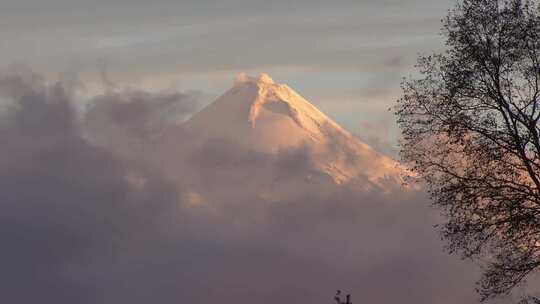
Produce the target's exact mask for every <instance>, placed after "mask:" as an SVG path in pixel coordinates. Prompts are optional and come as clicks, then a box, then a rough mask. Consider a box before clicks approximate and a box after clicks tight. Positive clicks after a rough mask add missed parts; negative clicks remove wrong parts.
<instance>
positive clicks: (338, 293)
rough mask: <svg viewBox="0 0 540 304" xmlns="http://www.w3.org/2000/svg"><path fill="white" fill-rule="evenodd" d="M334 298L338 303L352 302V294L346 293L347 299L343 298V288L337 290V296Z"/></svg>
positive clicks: (348, 303) (347, 303)
mask: <svg viewBox="0 0 540 304" xmlns="http://www.w3.org/2000/svg"><path fill="white" fill-rule="evenodd" d="M334 300H336V303H337V304H352V302H351V295H350V294H348V295H346V296H345V301H343V299H342V298H341V290H338V291H337V292H336V296H335V297H334Z"/></svg>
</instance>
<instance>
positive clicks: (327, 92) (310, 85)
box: [0, 0, 452, 154]
mask: <svg viewBox="0 0 540 304" xmlns="http://www.w3.org/2000/svg"><path fill="white" fill-rule="evenodd" d="M451 6H452V1H451V0H434V1H428V0H409V1H398V0H383V1H367V0H354V1H332V2H329V1H318V0H315V1H311V0H297V1H282V0H276V1H259V0H256V1H248V0H229V1H215V0H214V1H209V0H200V1H184V0H182V1H172V0H156V1H151V2H150V1H139V0H112V1H109V0H107V1H104V0H103V1H102V0H98V1H92V2H88V1H83V0H40V1H33V0H20V1H10V0H0V40H1V41H5V42H4V43H2V44H1V45H0V51H1V53H2V56H1V58H0V69H5V68H8V67H10V66H13V65H14V64H24V65H28V66H31V67H32V69H33V70H36V71H38V72H40V73H42V74H44V75H46V76H48V77H51V78H59V77H65V76H66V75H69V76H73V75H77V77H79V78H82V79H84V80H85V81H84V82H85V85H86V87H87V89H88V90H89V91H90V92H93V91H96V90H99V89H100V87H101V84H102V83H103V81H102V80H103V74H104V72H106V74H107V75H108V76H107V77H108V79H109V80H110V81H114V82H115V83H116V84H117V85H123V86H137V87H145V88H147V89H150V90H157V89H163V88H167V87H171V86H174V87H179V88H181V89H182V90H194V91H198V92H200V93H201V102H202V103H203V104H208V103H210V102H212V101H213V100H215V99H216V98H217V97H218V96H219V95H221V94H222V93H223V92H225V90H226V89H228V88H229V87H230V86H231V84H232V81H233V79H234V76H235V75H236V74H238V73H240V72H248V73H251V74H255V75H257V74H259V73H261V72H266V73H269V74H270V75H271V76H272V77H273V78H274V79H276V81H278V82H281V83H287V84H289V85H290V86H291V87H293V88H295V89H296V90H297V91H299V92H300V93H301V94H302V95H304V96H305V97H307V98H308V100H310V101H311V102H313V103H314V104H315V105H317V106H318V107H319V108H320V109H321V110H322V111H323V112H325V113H326V114H328V115H329V116H331V117H332V118H334V119H335V120H336V121H337V122H338V123H340V124H342V125H343V126H344V127H346V128H347V129H349V130H350V131H351V132H353V133H355V134H357V135H358V136H360V137H362V138H363V139H365V140H369V138H373V133H377V135H378V136H379V137H381V136H383V137H384V136H386V137H388V140H386V141H387V142H388V143H390V144H391V145H392V146H395V139H396V137H397V135H396V133H397V132H396V127H395V124H394V122H393V121H394V119H393V117H392V114H391V113H390V112H389V111H388V108H389V106H390V105H391V104H392V103H393V102H394V101H395V100H396V99H397V98H398V97H399V93H400V88H399V84H400V81H401V79H402V77H406V76H408V75H410V74H412V73H414V69H413V65H414V63H415V60H416V57H417V55H418V54H419V53H430V52H432V51H436V50H440V49H441V47H442V45H443V40H442V39H441V38H440V35H439V32H440V27H441V24H440V20H441V18H442V17H443V16H444V15H445V13H446V11H447V10H448V9H449V8H450V7H451ZM385 133H386V135H385ZM372 144H373V145H376V143H375V142H374V143H372ZM386 146H387V147H382V148H381V149H383V150H384V152H387V153H394V154H395V151H394V150H395V149H394V150H392V149H390V148H388V146H389V145H388V144H387V145H386Z"/></svg>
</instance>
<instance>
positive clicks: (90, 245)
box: [0, 73, 478, 304]
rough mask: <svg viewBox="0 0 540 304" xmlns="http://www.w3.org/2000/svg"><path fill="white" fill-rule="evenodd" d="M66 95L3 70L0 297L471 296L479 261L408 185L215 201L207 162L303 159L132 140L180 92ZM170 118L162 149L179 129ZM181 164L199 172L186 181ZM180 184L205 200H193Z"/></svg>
mask: <svg viewBox="0 0 540 304" xmlns="http://www.w3.org/2000/svg"><path fill="white" fill-rule="evenodd" d="M73 96H74V94H73V90H72V89H70V88H69V87H68V86H66V85H64V84H61V83H60V84H47V83H46V82H45V81H44V80H43V79H41V78H40V77H39V76H37V75H35V74H32V73H27V74H21V73H19V74H10V75H4V76H2V77H1V78H0V101H1V102H0V104H1V105H2V106H3V108H2V111H1V115H2V116H1V120H0V143H1V146H2V154H1V156H0V227H1V229H0V242H1V243H0V244H1V250H0V264H1V265H2V271H1V273H0V295H1V298H2V302H3V303H57V304H62V303H111V304H112V303H115V304H117V303H130V304H138V303H141V304H142V303H163V304H166V303H222V304H227V303H231V304H232V303H331V302H332V296H333V293H334V291H335V290H336V289H338V288H341V289H345V290H347V291H351V292H353V300H354V302H355V303H411V304H413V303H414V304H421V303H426V304H432V303H476V302H477V300H478V298H477V296H476V295H475V294H474V291H473V289H474V285H473V284H474V281H475V280H476V279H477V278H478V276H477V267H476V266H473V265H472V264H470V263H468V262H463V261H459V260H458V259H457V258H455V257H450V256H448V255H447V254H445V253H443V252H442V247H443V244H442V243H441V242H440V241H439V239H438V236H437V234H436V232H435V231H434V229H433V228H432V225H433V224H435V223H437V221H438V219H437V217H436V216H435V211H434V210H431V209H430V208H428V207H427V205H428V203H427V201H426V199H425V197H424V196H423V195H422V194H421V193H415V192H410V193H400V194H396V195H391V196H389V195H384V194H380V193H379V192H378V191H372V192H371V193H359V192H355V191H354V190H351V189H349V188H347V187H342V188H336V189H334V190H333V191H330V192H327V193H330V194H326V195H324V196H322V195H317V194H316V192H315V194H313V193H311V192H309V191H305V192H306V193H300V194H298V193H297V194H296V195H294V196H291V197H290V198H287V197H285V198H281V199H280V200H279V201H276V202H272V203H267V202H263V201H258V199H257V197H256V196H255V195H253V196H251V195H250V193H249V191H248V190H247V189H246V193H247V194H245V195H243V196H241V198H240V199H236V200H233V199H230V201H228V202H217V200H219V199H220V197H224V198H225V197H227V196H220V195H218V194H216V193H221V194H223V193H225V190H226V189H225V190H223V189H222V191H221V192H219V191H218V190H219V189H218V190H216V189H214V188H215V187H218V188H219V187H220V184H219V183H217V182H216V181H215V178H216V177H215V176H214V174H215V172H216V170H213V169H215V168H218V167H219V168H223V166H225V167H226V166H235V168H237V171H236V172H250V174H256V173H254V172H255V171H256V168H261V167H262V168H264V167H265V166H270V165H272V166H273V167H275V168H278V169H275V170H277V171H279V172H278V173H276V174H277V175H279V176H280V177H282V179H284V180H285V181H287V180H291V181H292V180H294V178H295V177H294V175H295V174H294V172H295V171H297V170H304V169H305V168H309V166H310V164H309V160H303V161H299V160H302V159H304V158H303V157H302V151H299V152H291V153H286V154H284V156H283V157H282V158H279V159H268V156H264V155H256V154H252V153H251V154H250V153H247V154H239V153H237V151H234V148H233V147H229V146H227V145H226V144H219V143H213V144H212V146H210V147H211V148H208V149H206V150H204V151H201V152H200V153H198V154H196V155H192V156H193V158H192V159H191V160H192V161H191V167H189V166H181V165H177V164H176V163H175V161H174V160H172V159H169V158H167V157H156V155H163V154H161V152H159V151H158V152H155V151H153V150H152V151H150V152H149V151H148V150H146V149H145V147H148V146H151V145H153V144H156V139H155V138H156V137H157V136H158V135H159V132H161V131H162V130H163V127H164V125H166V124H167V123H169V122H170V121H174V119H172V120H170V119H169V118H170V117H169V116H170V115H171V113H173V114H175V115H173V116H175V117H178V115H180V116H182V115H186V114H187V113H189V112H191V111H193V110H194V109H195V108H196V102H195V100H194V97H193V96H192V95H190V94H183V93H178V92H161V93H145V92H138V91H136V90H131V91H121V92H116V93H107V94H104V95H102V96H98V97H95V98H94V99H93V100H92V101H91V103H90V104H91V106H90V107H89V109H88V110H87V111H86V112H85V113H86V115H84V116H83V117H82V118H81V116H80V115H77V113H76V111H75V107H74V106H73V105H74V103H75V102H76V101H75V100H74V97H73ZM164 114H165V116H164ZM164 117H165V118H164ZM180 133H181V132H180ZM180 133H179V135H178V140H177V141H175V142H174V143H167V142H166V143H161V144H162V146H161V147H160V149H164V150H169V149H171V150H173V151H174V149H177V148H178V147H181V146H183V145H188V144H189V138H187V137H185V136H184V137H182V136H181V134H180ZM169 144H170V146H168V145H169ZM163 145H164V146H163ZM158 150H159V149H158ZM165 167H169V168H172V170H164V169H165ZM190 168H191V169H190ZM194 168H198V169H199V170H198V172H197V174H199V175H200V176H199V177H200V180H202V181H204V182H200V183H196V185H195V184H193V185H190V184H189V183H183V182H182V181H183V180H184V178H186V179H187V177H188V176H189V175H191V174H193V172H190V170H193V169H194ZM171 172H172V173H171ZM212 178H214V180H213V179H212ZM248 179H249V174H248ZM245 180H246V177H244V178H243V179H242V177H238V176H235V177H234V178H231V179H230V180H229V183H228V184H221V187H234V185H235V183H242V181H245ZM205 185H206V187H209V188H212V189H201V188H204V187H205ZM190 186H193V187H197V190H198V191H200V192H205V193H210V194H209V197H210V198H211V200H212V201H211V202H209V203H202V204H199V205H197V204H195V205H194V204H193V203H192V202H191V201H190V200H189V199H187V198H186V197H189V196H188V195H186V194H187V193H188V192H189V191H190V189H189V187H190ZM231 191H232V190H231ZM212 193H214V194H215V195H213V194H212ZM233 197H238V196H233Z"/></svg>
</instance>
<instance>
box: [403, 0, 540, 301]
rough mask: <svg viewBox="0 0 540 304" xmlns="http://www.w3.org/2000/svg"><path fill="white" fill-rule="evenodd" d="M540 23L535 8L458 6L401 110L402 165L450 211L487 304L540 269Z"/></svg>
mask: <svg viewBox="0 0 540 304" xmlns="http://www.w3.org/2000/svg"><path fill="white" fill-rule="evenodd" d="M539 16H540V9H539V8H538V6H537V5H536V3H535V2H532V1H526V0H508V1H502V0H463V1H460V2H459V3H458V4H457V5H456V7H455V8H454V9H453V10H451V11H450V12H449V14H448V16H447V18H446V19H444V21H443V34H444V36H445V37H446V46H447V50H446V51H444V52H442V53H438V54H433V55H429V56H421V57H420V58H419V60H418V64H417V67H418V69H419V72H420V75H421V76H420V77H418V78H416V79H408V80H405V81H404V82H403V84H402V87H403V91H404V94H403V97H402V98H401V99H400V100H399V101H398V103H397V105H396V107H395V110H396V115H397V119H398V124H399V125H400V127H401V129H402V133H403V141H402V151H401V153H402V158H403V159H404V160H405V161H406V162H409V163H410V165H411V167H412V171H413V172H415V174H416V175H417V176H419V177H420V178H423V180H425V182H426V184H427V186H428V190H429V194H430V195H431V198H432V199H433V202H434V204H435V205H438V206H440V207H442V210H443V214H444V215H446V217H447V219H448V221H447V223H446V224H445V225H444V226H443V228H442V234H443V237H444V238H446V239H447V240H448V249H449V250H450V251H451V252H459V253H461V254H462V256H463V257H464V258H482V259H481V260H482V262H483V263H484V264H485V267H486V268H485V271H484V273H483V277H482V279H481V280H480V281H479V288H478V291H479V292H480V294H481V296H482V299H483V300H486V299H488V298H492V297H496V296H498V295H501V294H506V293H509V292H510V291H511V290H513V289H514V287H515V286H516V285H518V284H520V283H522V282H523V281H524V280H525V279H526V278H527V277H529V275H530V274H531V273H533V272H536V271H537V270H538V269H539V267H540V135H539V134H540V128H539V120H540V103H539V98H540V17H539ZM530 300H531V301H532V300H534V299H530Z"/></svg>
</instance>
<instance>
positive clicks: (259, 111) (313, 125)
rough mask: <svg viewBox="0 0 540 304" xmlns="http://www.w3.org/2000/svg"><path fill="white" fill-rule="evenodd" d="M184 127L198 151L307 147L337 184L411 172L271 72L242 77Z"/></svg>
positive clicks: (393, 178) (395, 178) (274, 151)
mask: <svg viewBox="0 0 540 304" xmlns="http://www.w3.org/2000/svg"><path fill="white" fill-rule="evenodd" d="M184 127H185V129H186V130H188V131H190V132H193V134H196V136H194V137H196V139H195V142H196V143H194V144H193V146H195V147H197V146H201V145H204V144H205V143H207V142H216V141H221V142H227V143H231V144H233V145H235V146H236V147H238V148H239V149H244V150H249V151H255V152H259V153H265V154H270V155H279V154H280V153H283V152H284V151H292V150H297V149H303V151H307V152H306V153H307V157H309V158H310V161H311V162H312V163H313V165H314V167H315V168H316V169H317V170H318V171H319V173H320V174H321V175H325V176H328V177H330V178H331V179H332V180H333V181H334V182H335V183H336V184H350V183H361V182H365V184H370V185H378V186H383V185H384V184H386V183H387V182H398V183H401V181H402V178H403V176H404V174H405V172H406V170H404V169H403V167H402V166H400V165H399V164H398V163H397V162H396V161H394V160H392V159H391V158H389V157H387V156H384V155H382V154H380V153H378V152H377V151H375V150H373V149H372V148H371V147H369V146H368V145H367V144H365V143H363V142H361V141H360V140H358V139H357V138H356V137H354V136H353V135H351V134H350V133H349V132H348V131H346V130H345V129H343V128H342V127H340V126H339V125H338V124H337V123H335V122H334V121H333V120H332V119H330V118H329V117H328V116H326V115H325V114H324V113H322V112H321V111H319V110H318V109H317V108H316V107H315V106H314V105H312V104H311V103H310V102H309V101H307V100H306V99H304V98H303V97H302V96H300V95H299V94H298V93H297V92H295V91H294V90H293V89H291V88H290V87H288V86H287V85H285V84H279V83H275V82H274V81H273V79H272V78H271V77H270V76H269V75H267V74H261V75H260V76H259V77H250V76H248V75H246V74H244V73H242V74H239V75H238V76H237V77H236V79H235V82H234V86H233V87H232V88H231V89H230V90H228V91H227V92H226V93H225V94H223V95H222V96H221V97H219V98H218V99H217V100H216V101H215V102H213V103H212V104H210V105H209V106H208V107H206V108H205V109H203V110H202V111H200V112H199V113H197V114H195V115H194V116H193V117H192V118H191V119H190V120H188V121H187V122H186V123H185V126H184ZM364 186H366V185H364ZM383 188H384V187H383Z"/></svg>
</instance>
